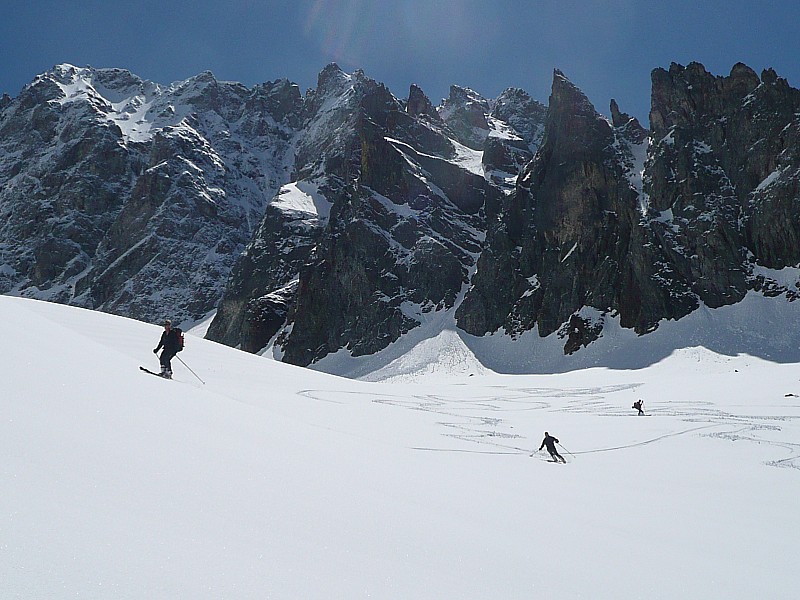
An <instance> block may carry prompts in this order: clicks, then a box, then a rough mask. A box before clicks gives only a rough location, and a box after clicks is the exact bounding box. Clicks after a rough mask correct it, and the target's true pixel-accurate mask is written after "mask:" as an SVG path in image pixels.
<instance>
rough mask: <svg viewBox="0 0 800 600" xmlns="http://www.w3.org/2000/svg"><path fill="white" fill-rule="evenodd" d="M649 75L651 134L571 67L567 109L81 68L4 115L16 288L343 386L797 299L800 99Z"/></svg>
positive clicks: (1, 149)
mask: <svg viewBox="0 0 800 600" xmlns="http://www.w3.org/2000/svg"><path fill="white" fill-rule="evenodd" d="M652 85H653V92H652V107H651V112H650V124H649V129H646V128H645V127H643V126H642V125H641V124H640V123H639V122H638V121H637V120H636V119H634V118H631V117H630V116H629V115H627V114H626V113H624V112H623V110H622V109H621V108H620V106H619V105H618V104H617V102H616V101H613V100H612V101H611V105H610V114H611V118H607V117H605V116H604V115H602V114H600V113H599V112H598V111H597V110H596V108H595V107H594V106H593V105H592V103H591V102H590V101H589V99H588V98H587V97H586V95H585V94H583V92H581V90H580V89H579V88H578V87H577V86H576V85H575V84H574V83H573V82H571V81H570V80H569V79H568V77H567V76H566V75H565V74H564V73H562V72H560V71H558V70H556V71H554V74H553V82H552V92H551V95H550V99H549V105H548V106H544V105H543V104H541V103H539V102H537V101H536V100H534V99H532V98H531V97H530V96H529V95H528V94H527V93H526V92H524V91H523V90H521V89H518V88H509V89H508V90H506V91H504V92H503V93H502V94H501V95H500V96H499V97H497V98H494V99H492V98H484V97H482V96H481V95H480V94H479V93H478V92H476V91H474V90H471V89H469V88H466V87H461V86H455V85H454V86H452V87H451V90H450V94H449V96H448V98H446V99H445V100H444V101H443V102H442V104H441V105H440V106H438V107H435V106H433V104H432V103H431V102H430V100H429V98H428V97H427V96H426V95H425V92H424V91H423V90H422V89H421V88H419V87H418V86H416V85H412V86H411V87H410V90H409V93H408V96H407V98H399V97H397V96H395V95H394V94H393V93H392V92H391V91H390V90H389V89H388V88H386V87H385V86H384V85H383V84H381V83H380V82H378V81H375V80H373V79H371V78H370V77H368V76H367V75H366V74H364V73H363V72H362V71H356V72H354V73H345V72H344V71H342V69H341V68H340V67H339V66H337V65H335V64H331V65H328V66H327V67H325V69H323V70H322V72H321V73H320V75H319V78H318V83H317V87H316V88H315V89H312V90H309V91H308V92H307V93H306V94H305V96H303V95H302V94H301V92H300V90H299V88H298V86H296V85H294V84H292V83H291V82H290V81H288V80H277V81H274V82H267V83H264V84H261V85H258V86H255V87H253V88H247V87H245V86H243V85H241V84H237V83H231V82H222V81H218V80H217V79H216V78H215V77H214V75H213V74H212V73H210V72H204V73H201V74H199V75H197V76H195V77H192V78H190V79H188V80H186V81H182V82H177V83H175V84H172V85H170V86H163V85H160V84H156V83H153V82H148V81H144V80H142V79H140V78H139V77H137V76H135V75H133V74H131V73H129V72H127V71H124V70H120V69H94V68H91V67H85V68H78V67H74V66H72V65H60V66H57V67H55V68H54V69H52V70H51V71H49V72H47V73H44V74H42V75H40V76H39V77H37V78H36V79H35V80H34V81H33V82H32V83H31V84H29V85H28V86H26V88H25V89H24V90H23V91H22V92H21V94H20V95H19V97H17V98H13V99H12V98H4V99H3V101H2V102H0V215H2V216H3V217H4V218H3V219H2V220H0V251H1V252H2V254H0V292H2V293H6V294H12V295H22V296H27V297H32V298H39V299H47V300H53V301H56V302H62V303H69V304H75V305H78V306H84V307H88V308H94V309H99V310H103V311H107V312H113V313H117V314H122V315H126V316H130V317H134V318H137V319H142V320H149V321H155V320H159V319H161V318H163V317H164V315H165V314H169V315H170V316H171V317H172V318H173V320H176V321H178V322H184V323H187V324H188V323H192V322H196V321H199V320H201V319H203V318H204V317H206V315H209V314H214V313H215V315H216V316H215V318H214V320H213V322H212V323H211V326H210V327H209V330H208V336H209V337H210V338H211V339H214V340H217V341H221V342H224V343H226V344H229V345H232V346H238V347H241V348H242V349H245V350H248V351H251V352H262V351H268V352H269V353H270V354H271V355H273V356H275V357H276V358H279V359H282V360H284V361H287V362H291V363H295V364H299V365H310V364H313V365H315V366H316V367H318V368H321V369H326V370H331V371H336V372H355V371H354V370H353V369H355V370H356V371H357V368H356V367H354V366H353V365H355V364H357V363H358V357H360V356H365V355H376V354H378V353H382V354H381V355H382V356H384V357H385V361H386V362H387V363H388V362H389V361H391V360H394V359H396V358H398V357H399V356H400V355H401V354H402V352H403V351H404V348H406V347H407V344H408V343H412V342H414V343H416V342H419V341H421V340H422V339H425V338H426V337H430V336H432V335H437V334H438V333H439V332H441V331H443V330H445V329H450V330H455V331H457V332H459V335H461V337H462V338H463V340H464V342H465V343H468V344H471V345H472V346H473V350H475V351H476V354H477V355H478V356H479V358H481V359H482V360H483V359H484V358H485V359H486V360H490V359H491V357H492V356H496V352H497V348H499V347H500V346H502V347H506V345H507V344H510V345H509V346H508V347H509V348H515V347H516V348H518V349H520V348H522V345H521V344H520V342H521V340H523V338H524V339H526V340H529V339H531V338H530V334H532V333H534V334H535V335H536V336H537V337H539V338H540V339H541V338H547V339H548V340H557V341H558V346H559V350H558V353H559V354H560V355H561V356H566V357H572V358H570V359H569V360H570V361H572V362H570V364H575V365H578V364H582V363H581V360H583V359H581V358H580V357H582V356H583V357H587V356H589V355H591V354H592V352H589V349H590V348H594V347H603V346H604V344H606V346H607V347H608V348H609V350H610V349H611V348H612V346H608V344H607V343H606V342H608V338H607V337H606V334H607V333H608V332H609V331H610V329H609V328H612V329H613V328H617V327H619V328H622V329H623V330H630V331H631V332H633V333H634V334H635V335H646V334H652V332H654V331H656V330H657V329H658V328H659V327H661V326H663V324H664V323H665V322H666V321H675V320H678V319H682V318H684V317H686V316H687V315H690V314H692V313H693V312H695V311H698V310H700V309H703V310H705V309H714V308H719V307H724V306H731V305H735V304H738V303H741V302H743V301H744V300H745V299H746V298H747V297H748V295H750V294H756V295H759V296H765V297H768V298H771V299H772V300H773V301H774V302H776V303H791V302H793V300H794V299H796V297H797V293H798V281H800V277H798V274H797V271H796V268H795V267H796V266H797V265H798V264H800V207H799V206H798V195H797V182H798V180H799V179H800V157H799V156H798V153H797V148H798V147H800V145H799V144H798V141H799V140H798V133H800V122H799V121H798V117H797V115H798V113H800V92H798V90H795V89H793V88H791V87H790V86H789V85H788V84H787V82H786V81H785V80H784V79H782V78H780V77H779V76H778V75H777V74H776V73H775V72H774V71H772V70H765V71H764V72H763V73H762V74H761V75H760V76H759V75H758V74H756V73H755V72H754V71H752V70H751V69H750V68H749V67H747V66H745V65H742V64H737V65H735V66H734V67H733V69H732V70H731V72H730V74H729V75H728V76H723V77H720V76H715V75H712V74H710V73H708V72H707V71H706V70H705V68H704V67H703V66H702V65H700V64H698V63H692V64H690V65H688V66H685V67H684V66H682V65H677V64H673V65H671V66H670V67H669V69H655V70H654V71H653V74H652ZM403 340H404V342H403V343H399V342H401V341H403ZM604 340H605V341H604ZM498 344H499V345H498ZM479 346H480V347H481V348H484V350H483V354H481V353H480V352H478V351H477V348H478V347H479ZM548 347H550V346H549V345H548ZM783 350H785V348H784V349H783ZM610 351H611V350H610ZM761 351H762V352H764V353H765V354H766V353H769V352H770V350H769V349H768V348H765V347H762V348H761ZM512 352H513V351H512ZM517 355H518V356H520V360H521V362H520V365H522V364H523V363H524V365H527V366H520V367H519V368H521V369H531V368H533V369H536V368H537V367H534V366H531V364H530V362H529V361H528V359H525V358H523V357H522V354H520V353H519V352H517ZM347 365H349V366H347Z"/></svg>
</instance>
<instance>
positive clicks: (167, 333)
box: [153, 319, 183, 379]
mask: <svg viewBox="0 0 800 600" xmlns="http://www.w3.org/2000/svg"><path fill="white" fill-rule="evenodd" d="M161 348H163V349H164V350H162V352H161V356H160V357H159V359H158V361H159V362H160V363H161V373H157V375H161V377H164V378H165V379H172V364H171V363H170V361H171V360H172V358H173V357H174V356H175V355H176V354H177V353H178V352H180V351H181V350H183V331H181V329H180V327H172V321H170V320H169V319H167V320H165V321H164V332H163V333H162V334H161V340H159V342H158V346H156V348H155V350H153V353H154V354H158V351H159V350H161Z"/></svg>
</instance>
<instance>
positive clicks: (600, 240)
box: [456, 71, 657, 352]
mask: <svg viewBox="0 0 800 600" xmlns="http://www.w3.org/2000/svg"><path fill="white" fill-rule="evenodd" d="M626 125H628V123H627V122H626ZM626 132H627V130H626V131H619V130H618V129H615V128H613V127H612V126H611V125H610V124H609V123H608V122H607V121H606V120H605V119H604V118H602V117H601V116H600V115H599V114H597V112H596V111H595V109H594V107H593V106H592V105H591V104H590V103H589V101H588V99H587V98H586V97H585V96H584V95H583V93H582V92H580V90H578V89H577V88H576V87H575V86H574V85H573V84H572V83H570V82H569V81H568V80H567V79H566V78H565V77H564V76H563V74H561V73H560V72H558V71H557V72H556V73H555V76H554V80H553V92H552V95H551V97H550V110H549V114H548V118H547V123H546V126H545V133H544V141H543V143H542V146H541V147H540V148H539V151H538V152H537V154H536V157H535V159H534V160H533V162H531V163H530V164H529V165H528V166H527V168H526V169H525V171H524V172H523V174H522V175H521V176H520V179H519V182H518V184H517V188H516V190H515V191H514V193H512V194H511V196H509V198H508V199H507V201H506V202H505V203H504V205H503V207H502V208H501V210H500V212H499V214H498V215H497V218H496V219H490V222H492V221H493V222H494V225H493V226H491V227H490V230H489V233H488V235H487V241H486V247H485V249H484V251H483V254H482V255H481V258H480V259H479V262H478V270H477V274H476V275H475V277H474V278H473V280H472V287H471V289H470V291H469V292H468V294H467V296H466V298H465V300H464V302H463V303H462V304H461V306H460V307H459V309H458V312H457V313H456V317H457V320H458V324H459V326H460V327H462V328H463V329H464V330H465V331H467V332H469V333H472V334H474V335H483V334H484V333H487V332H492V331H496V330H497V329H499V328H501V327H502V328H504V329H505V331H507V332H508V333H510V334H512V335H518V334H519V333H521V332H524V331H527V330H529V329H532V328H534V327H538V331H539V334H540V335H542V336H546V335H549V334H550V333H553V332H555V331H559V330H560V329H562V328H563V327H565V324H566V329H565V330H568V331H569V342H568V344H567V348H566V350H567V351H568V352H571V351H575V350H576V349H577V348H579V347H581V346H583V345H586V344H587V343H589V342H591V341H592V340H593V339H594V338H596V337H597V335H599V333H600V332H601V330H602V328H598V327H596V326H593V325H590V324H589V323H588V321H587V320H586V319H585V318H582V317H580V316H579V314H578V313H579V312H580V311H581V310H582V309H583V308H584V307H592V308H594V309H596V310H597V311H599V312H600V313H617V312H618V313H620V315H621V318H622V321H623V322H624V324H625V326H628V327H634V328H636V329H637V330H640V331H646V330H648V329H649V328H651V327H653V326H654V324H655V322H656V321H657V319H656V317H655V315H653V314H652V313H651V312H650V311H651V310H653V307H652V306H651V305H650V304H649V303H647V302H644V301H643V300H644V299H643V296H645V295H646V294H655V292H656V290H653V287H654V286H653V283H652V281H651V279H650V278H649V275H650V268H651V266H650V265H651V264H652V262H653V259H654V257H653V256H652V255H651V254H650V253H649V252H646V253H645V254H643V255H642V256H640V257H637V260H631V248H632V247H637V248H638V247H640V246H641V247H644V248H646V247H647V246H646V244H645V243H644V241H645V239H646V232H645V231H644V230H643V228H641V227H640V225H639V214H638V212H637V202H638V194H637V190H636V187H635V185H634V184H633V183H632V182H631V178H630V172H629V171H630V168H629V167H628V165H627V164H626V159H630V156H629V155H630V154H631V152H632V151H631V149H630V143H629V142H626V140H625V137H624V134H625V133H626ZM501 280H502V281H505V282H508V284H507V285H505V286H502V288H501V287H500V286H498V285H497V282H498V281H501ZM656 295H657V294H656Z"/></svg>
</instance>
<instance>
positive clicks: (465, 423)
mask: <svg viewBox="0 0 800 600" xmlns="http://www.w3.org/2000/svg"><path fill="white" fill-rule="evenodd" d="M638 387H639V384H635V383H634V384H623V385H610V386H602V387H594V388H592V387H588V388H572V389H557V388H547V387H541V388H534V387H531V388H510V389H506V390H505V394H504V395H502V396H486V397H479V398H446V397H443V396H440V395H435V396H434V395H419V396H415V395H412V396H408V395H398V396H396V397H395V396H387V395H381V396H380V397H378V398H374V397H372V394H367V393H366V392H345V391H343V392H341V393H342V394H345V395H352V394H354V393H356V394H364V395H369V396H370V397H372V398H371V401H372V402H374V403H376V404H384V405H387V406H394V407H398V408H404V409H407V410H415V411H422V412H427V413H432V414H435V415H441V416H444V417H448V418H449V419H448V420H437V422H436V424H437V425H438V426H439V427H440V428H441V429H442V431H441V435H442V436H443V437H447V438H452V439H455V440H460V441H464V442H469V443H472V444H476V445H477V446H478V447H479V448H482V447H484V446H490V447H492V448H494V450H484V449H479V448H474V449H469V448H452V447H451V448H448V447H442V448H432V447H421V446H416V447H412V448H411V449H412V450H421V451H429V452H460V453H476V454H498V455H519V454H527V453H530V452H531V450H533V449H531V448H523V447H520V446H515V445H513V443H514V440H522V439H527V436H525V435H521V434H518V433H515V432H513V431H512V430H513V429H514V428H515V426H516V427H519V428H520V430H523V429H524V425H521V424H520V423H519V422H518V421H519V420H518V419H514V418H513V416H507V417H505V418H500V417H497V416H494V415H497V414H498V413H503V414H506V415H509V414H510V415H513V414H515V413H517V414H518V413H522V412H525V411H543V412H547V413H585V414H589V415H596V416H607V417H624V416H631V417H636V418H638V415H636V414H634V413H633V409H632V408H626V406H627V404H628V403H627V400H623V401H622V402H620V400H619V399H617V400H613V399H611V398H608V396H609V395H611V394H614V393H618V392H625V391H635V390H636V388H638ZM301 395H303V396H305V397H307V398H309V399H312V400H316V401H320V402H328V403H334V404H344V402H342V401H339V400H336V399H335V398H333V397H331V396H332V393H331V392H330V391H329V390H305V391H303V392H302V393H301ZM562 399H566V401H565V402H563V403H562V402H561V400H562ZM745 408H746V407H745ZM780 408H782V409H783V410H784V411H785V410H786V409H790V410H795V411H796V413H795V414H777V415H753V414H734V413H730V412H727V411H725V410H722V409H720V408H718V407H717V406H715V405H714V404H713V403H712V402H708V401H695V400H692V401H689V400H686V401H680V400H679V401H671V402H666V403H656V404H654V405H652V406H645V410H646V416H650V417H656V418H662V419H663V418H669V419H671V420H672V421H674V422H675V423H676V424H682V423H691V424H696V426H693V427H688V428H686V427H680V428H676V430H675V431H673V432H671V433H666V434H663V435H659V436H656V437H653V438H648V439H645V440H640V441H635V442H631V443H628V444H621V445H618V446H613V447H601V448H588V449H577V448H573V449H572V451H571V452H570V451H567V452H568V453H569V454H573V455H586V454H594V453H599V452H612V451H618V450H630V449H632V448H636V447H640V446H644V445H647V444H653V443H657V442H659V441H662V440H665V439H668V438H672V437H676V436H681V435H688V434H691V433H694V432H698V431H703V430H706V429H712V428H719V429H720V430H719V431H714V432H711V433H703V434H699V435H704V436H706V437H709V438H713V439H719V440H726V441H730V442H738V441H745V442H751V443H754V444H766V445H769V446H774V447H777V448H781V449H783V450H785V451H786V452H787V453H788V456H787V457H785V458H782V459H778V460H770V461H766V462H765V463H764V464H766V465H768V466H772V467H780V468H792V469H798V470H800V443H791V442H786V441H781V440H775V439H770V438H769V437H768V436H769V433H770V432H775V433H777V432H780V431H782V426H781V423H786V422H788V421H797V420H800V403H798V404H795V405H780ZM545 460H546V459H545Z"/></svg>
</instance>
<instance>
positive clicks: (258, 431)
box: [0, 296, 800, 599]
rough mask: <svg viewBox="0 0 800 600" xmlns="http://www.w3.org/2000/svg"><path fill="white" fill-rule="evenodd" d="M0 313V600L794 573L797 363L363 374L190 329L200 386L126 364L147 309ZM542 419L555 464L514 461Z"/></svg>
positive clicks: (683, 589)
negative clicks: (315, 367) (130, 313)
mask: <svg viewBox="0 0 800 600" xmlns="http://www.w3.org/2000/svg"><path fill="white" fill-rule="evenodd" d="M0 323H3V325H2V330H3V335H2V336H0V345H1V346H2V357H3V359H2V360H1V361H0V382H2V383H1V384H0V390H2V391H0V456H2V457H3V460H2V461H0V489H2V490H3V493H2V494H0V597H3V598H68V597H84V598H86V597H88V598H104V599H105V598H109V599H111V598H114V599H127V598H165V599H166V598H281V599H283V598H286V599H290V598H292V599H293V598H320V599H321V598H397V599H400V598H436V599H443V598H445V599H446V598H454V599H455V598H459V599H463V598H476V599H477V598H505V599H511V598H547V597H559V598H593V599H596V598H600V599H602V598H609V599H610V598H676V597H684V596H689V595H691V596H694V597H698V598H720V599H721V598H749V597H753V596H754V595H756V594H758V596H759V597H762V596H766V597H771V598H791V597H794V596H795V594H796V591H797V587H798V584H800V576H798V574H797V571H796V568H795V562H796V556H797V550H798V546H797V541H796V540H797V531H799V530H800V529H799V528H798V526H800V514H798V511H797V510H796V498H797V497H798V493H799V492H800V435H798V434H800V421H799V420H798V419H800V400H799V399H798V397H797V396H793V395H788V396H787V394H800V382H799V381H798V379H799V377H798V375H800V370H799V369H798V365H797V364H791V363H788V364H775V363H770V362H767V361H764V360H761V359H757V358H753V357H750V356H746V355H741V356H722V355H718V354H715V353H713V352H711V351H709V350H704V349H700V348H687V349H684V350H682V351H680V352H676V353H674V354H673V355H671V356H669V357H667V358H666V359H664V360H662V361H661V362H658V363H656V364H654V365H652V366H650V367H648V368H643V369H638V370H631V371H624V370H611V369H600V368H595V369H586V370H581V371H573V372H569V373H561V374H557V375H497V374H493V373H491V372H489V371H484V372H482V373H480V374H476V375H475V376H473V377H469V376H468V375H467V374H466V373H463V375H462V376H460V377H457V376H456V375H457V374H458V373H459V371H458V366H457V365H454V367H453V369H454V371H455V374H454V375H447V374H445V373H442V372H441V370H428V371H424V370H423V373H424V376H423V377H421V378H418V379H417V380H416V382H414V381H411V380H410V379H409V382H405V381H401V382H394V383H368V382H363V381H355V380H349V379H344V378H339V377H334V376H331V375H327V374H323V373H319V372H315V371H311V370H307V369H300V368H297V367H292V366H289V365H284V364H281V363H277V362H274V361H270V360H267V359H264V358H261V357H258V356H253V355H249V354H245V353H242V352H238V351H236V350H233V349H231V348H227V347H224V346H221V345H218V344H214V343H212V342H209V341H206V340H202V339H199V338H195V337H191V336H189V337H188V339H187V347H186V350H185V351H184V352H183V353H181V354H180V355H179V356H180V357H181V358H182V359H183V360H184V361H186V363H187V364H188V365H189V366H191V367H192V369H194V370H195V371H196V372H197V373H198V374H199V375H200V376H201V377H202V378H203V379H204V380H205V382H206V383H205V384H201V383H200V382H199V381H198V380H197V379H195V378H194V376H193V375H192V374H191V373H190V372H189V371H188V370H187V369H186V368H185V367H184V366H183V365H182V364H181V363H180V362H178V361H177V360H175V361H174V362H173V369H174V371H175V381H171V382H170V381H164V380H161V379H159V378H156V377H153V376H150V375H147V374H144V373H141V372H140V371H139V370H138V368H137V367H138V365H140V364H141V365H144V366H148V367H150V368H155V367H156V366H157V364H158V363H157V360H156V358H155V356H154V355H153V354H152V349H153V348H154V347H155V345H156V344H157V341H158V337H159V335H160V331H161V329H160V327H158V326H154V325H148V324H144V323H139V322H136V321H131V320H128V319H122V318H119V317H113V316H110V315H106V314H102V313H96V312H90V311H85V310H81V309H76V308H71V307H66V306H61V305H55V304H48V303H43V302H37V301H33V300H26V299H19V298H10V297H2V296H0ZM424 351H425V352H428V353H429V352H431V348H430V346H429V345H428V346H426V347H425V349H424ZM413 364H415V362H414V360H413V357H410V358H409V360H407V361H404V362H403V364H402V365H401V367H402V369H404V370H403V376H404V377H405V378H407V379H408V378H409V377H408V376H409V373H408V367H409V365H413ZM398 368H400V367H398ZM637 398H643V399H644V400H645V412H646V413H647V414H648V415H649V416H647V417H637V416H636V411H635V410H633V409H631V404H632V403H633V402H634V401H635V400H636V399H637ZM545 430H547V431H549V432H550V433H552V434H553V435H555V436H556V437H558V438H559V439H560V440H561V443H562V444H563V446H564V447H566V448H567V449H568V450H569V453H567V452H566V451H562V454H563V455H564V456H565V457H566V458H567V460H568V461H569V463H568V464H566V465H555V464H551V463H548V462H546V461H545V460H543V459H544V458H545V457H546V452H545V451H544V450H543V451H542V452H539V453H536V454H535V455H534V456H533V457H530V456H529V455H530V453H531V452H532V451H533V450H534V449H536V448H538V447H539V444H540V443H541V440H542V434H543V432H544V431H545Z"/></svg>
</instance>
